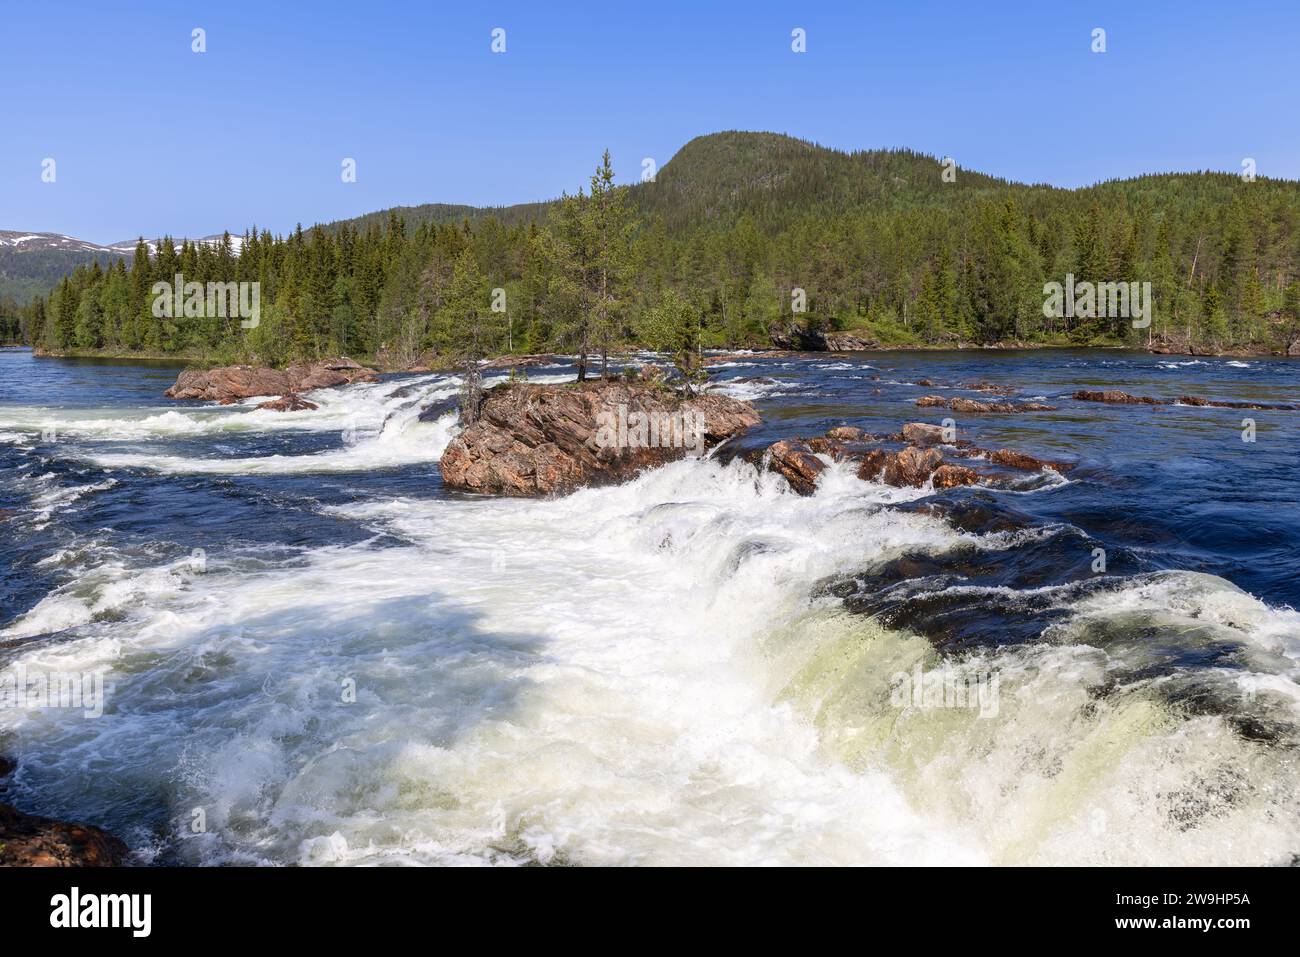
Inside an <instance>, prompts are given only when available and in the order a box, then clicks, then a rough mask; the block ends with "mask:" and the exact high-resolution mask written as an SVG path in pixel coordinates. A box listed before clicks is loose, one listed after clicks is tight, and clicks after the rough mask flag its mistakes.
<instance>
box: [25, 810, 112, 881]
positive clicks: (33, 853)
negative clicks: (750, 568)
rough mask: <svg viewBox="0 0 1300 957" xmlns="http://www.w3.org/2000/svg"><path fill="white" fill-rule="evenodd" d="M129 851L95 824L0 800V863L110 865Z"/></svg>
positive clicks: (42, 865)
mask: <svg viewBox="0 0 1300 957" xmlns="http://www.w3.org/2000/svg"><path fill="white" fill-rule="evenodd" d="M129 853H130V848H128V847H127V846H126V845H125V844H124V843H122V841H120V840H118V839H117V838H115V837H114V836H113V835H111V834H109V833H108V832H107V831H103V830H100V829H99V828H97V827H92V826H90V825H89V824H69V823H67V822H66V821H56V820H54V819H53V818H48V817H37V816H36V815H34V814H24V813H23V812H22V811H19V810H18V809H17V808H15V807H12V806H11V805H8V804H0V867H113V866H116V865H119V864H122V863H123V862H124V861H125V860H126V857H127V855H128V854H129Z"/></svg>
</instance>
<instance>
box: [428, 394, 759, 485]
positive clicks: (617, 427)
mask: <svg viewBox="0 0 1300 957" xmlns="http://www.w3.org/2000/svg"><path fill="white" fill-rule="evenodd" d="M759 421H760V419H759V416H758V413H757V412H755V411H754V408H753V406H751V405H750V404H749V403H748V402H741V401H739V400H737V399H732V398H730V397H729V396H724V395H721V394H718V393H705V394H704V395H700V396H696V397H695V398H692V399H685V398H683V397H682V396H680V395H678V394H677V393H676V392H673V391H672V390H668V389H664V388H662V387H661V386H655V385H647V384H643V383H636V382H620V381H617V380H611V381H599V380H597V381H592V382H584V383H571V384H566V385H532V384H529V383H510V384H503V385H499V386H496V387H495V388H493V389H490V390H488V392H487V393H485V395H484V399H483V404H482V406H481V408H480V410H479V418H478V421H477V422H475V423H474V424H473V425H471V426H469V427H468V428H467V429H465V430H464V431H463V432H461V433H460V435H458V436H456V438H454V439H453V440H452V441H451V443H450V444H449V445H448V446H447V450H446V451H445V452H444V453H443V455H442V477H443V481H444V482H446V483H447V485H449V486H450V487H452V488H456V489H461V490H464V491H469V492H481V493H486V494H490V495H514V496H534V495H552V494H564V493H567V492H572V491H574V490H575V489H578V488H581V487H584V486H588V485H609V484H615V483H618V482H623V481H627V480H628V479H631V478H634V477H635V476H636V475H637V474H638V473H640V472H642V471H644V470H645V469H649V468H656V467H658V466H661V465H664V464H666V463H667V462H671V461H674V460H676V459H680V458H683V457H684V456H686V455H688V454H693V453H697V452H703V451H704V450H705V449H706V448H707V447H709V446H712V445H716V444H718V443H720V442H723V441H725V440H726V439H729V438H731V437H732V436H734V435H738V434H739V433H741V432H743V431H745V430H746V429H748V428H751V427H753V426H755V425H757V424H758V423H759Z"/></svg>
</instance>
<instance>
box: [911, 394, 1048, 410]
mask: <svg viewBox="0 0 1300 957" xmlns="http://www.w3.org/2000/svg"><path fill="white" fill-rule="evenodd" d="M916 404H917V405H918V406H921V407H923V408H925V407H941V408H948V409H952V411H954V412H965V413H967V414H972V415H979V414H983V413H987V412H999V413H1003V414H1009V415H1012V414H1018V413H1021V412H1055V411H1056V406H1054V405H1045V404H1044V403H1042V402H986V401H984V400H982V399H968V398H966V397H964V396H955V397H954V398H951V399H947V398H944V397H943V396H940V395H926V396H922V397H921V398H919V399H917V400H916Z"/></svg>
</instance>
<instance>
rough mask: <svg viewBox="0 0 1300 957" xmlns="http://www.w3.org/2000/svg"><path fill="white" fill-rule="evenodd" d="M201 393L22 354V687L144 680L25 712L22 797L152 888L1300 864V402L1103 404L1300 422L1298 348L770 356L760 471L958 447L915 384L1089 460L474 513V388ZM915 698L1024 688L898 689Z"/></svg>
mask: <svg viewBox="0 0 1300 957" xmlns="http://www.w3.org/2000/svg"><path fill="white" fill-rule="evenodd" d="M177 371H178V369H177V368H176V367H161V366H156V365H155V366H151V365H140V364H112V363H103V362H76V361H65V360H53V359H36V358H34V357H33V356H32V355H31V354H30V353H29V352H26V351H20V350H7V351H0V510H2V511H0V676H2V675H3V674H5V673H6V672H7V673H9V674H10V675H13V674H16V673H17V671H16V669H19V668H23V669H25V670H26V672H28V673H31V672H42V671H45V672H48V671H59V672H77V673H86V672H95V671H97V670H98V669H104V671H103V674H104V677H105V681H106V684H107V686H108V688H109V694H108V698H107V705H106V707H105V709H104V713H103V714H102V716H91V715H88V714H87V713H85V710H84V709H82V710H77V709H69V708H50V709H31V708H15V707H8V708H0V754H8V755H12V756H14V757H16V758H17V759H18V760H19V769H18V771H17V773H16V774H15V775H14V777H12V778H11V779H10V780H9V782H8V784H7V787H6V789H5V790H3V791H0V800H5V801H9V802H11V803H14V804H17V805H18V806H20V807H22V808H24V809H27V810H32V811H37V812H39V813H43V814H48V815H53V816H59V817H65V818H69V819H75V820H82V821H89V822H92V823H96V824H100V825H102V826H104V827H107V828H108V829H109V830H111V831H113V832H114V833H116V834H118V835H119V836H121V837H122V838H124V839H125V840H126V841H127V842H128V843H130V844H131V846H132V847H133V848H135V849H137V851H138V852H139V856H140V859H141V860H142V861H144V862H149V861H153V862H164V863H192V864H201V863H202V864H208V863H330V864H361V863H365V864H373V863H477V862H487V863H505V864H509V863H527V862H543V863H573V864H602V863H617V864H668V863H688V864H694V863H711V864H750V863H871V864H875V863H881V864H884V863H940V862H952V863H972V864H979V863H993V864H1006V863H1081V864H1103V863H1104V864H1122V863H1139V864H1142V863H1149V864H1160V863H1224V864H1227V863H1251V864H1255V863H1261V864H1262V863H1269V864H1286V863H1291V862H1292V861H1293V859H1295V857H1296V855H1297V854H1300V762H1298V760H1297V759H1298V757H1300V750H1298V748H1300V614H1297V613H1296V612H1295V611H1294V610H1293V609H1295V608H1297V607H1300V581H1298V580H1297V572H1298V571H1300V561H1297V556H1298V555H1300V504H1297V499H1298V496H1300V478H1298V477H1297V471H1296V469H1297V464H1298V463H1300V412H1285V411H1255V412H1243V411H1239V410H1230V409H1215V408H1188V407H1183V406H1177V405H1171V406H1160V407H1149V406H1108V405H1094V404H1086V403H1079V402H1074V401H1072V400H1070V399H1069V398H1068V395H1069V393H1071V392H1073V391H1074V390H1076V389H1081V388H1088V389H1103V388H1115V389H1122V390H1124V391H1127V392H1130V393H1135V394H1140V395H1156V396H1164V397H1171V398H1172V397H1175V396H1178V395H1183V394H1193V395H1199V396H1205V397H1208V398H1212V399H1228V400H1237V401H1251V400H1255V401H1261V402H1274V403H1280V402H1282V403H1284V402H1300V362H1296V361H1287V360H1273V359H1249V360H1227V359H1188V358H1184V357H1160V356H1148V355H1145V354H1135V353H1125V352H1109V351H1105V352H1103V351H1082V350H1080V351H1071V350H1059V351H1041V352H1016V353H996V352H983V351H981V352H944V353H932V352H928V353H876V354H864V355H862V356H861V357H854V358H844V357H837V356H830V357H821V358H800V359H753V360H748V359H744V358H742V359H740V360H736V361H731V362H727V363H724V364H722V365H719V366H717V367H715V369H714V386H713V387H714V388H717V389H720V390H722V391H724V392H727V393H728V394H731V395H734V396H737V397H740V398H748V399H752V400H753V401H754V402H755V405H756V406H757V408H758V409H759V411H760V412H761V413H762V414H763V416H764V424H763V426H762V427H761V428H760V429H759V430H758V431H757V432H756V433H755V434H753V435H751V436H748V437H747V438H746V439H745V440H744V442H745V444H748V445H752V446H757V445H759V444H766V443H768V442H770V441H773V440H774V439H776V438H780V437H786V436H793V435H799V434H803V435H813V434H819V433H821V432H824V431H825V430H826V428H828V427H829V426H832V425H838V424H853V425H860V426H863V427H864V428H866V429H868V430H870V431H875V432H893V431H897V430H898V428H899V427H900V426H901V424H902V423H904V422H907V421H927V422H939V421H940V419H941V418H943V417H945V416H948V415H952V414H951V413H948V412H945V411H942V410H936V409H918V408H916V407H915V406H914V404H913V403H914V400H915V399H916V398H917V397H919V396H921V395H925V394H930V393H934V392H940V393H942V394H946V395H971V396H976V397H978V396H979V394H978V393H973V392H967V391H962V390H955V389H941V388H935V387H926V386H920V385H917V384H916V383H917V382H918V381H919V380H921V379H929V380H932V381H934V382H935V383H937V384H939V385H940V386H942V385H947V384H956V383H967V382H970V381H971V380H975V379H985V380H989V381H992V382H995V383H1001V384H1006V385H1011V386H1015V387H1017V388H1019V389H1020V390H1021V396H1022V397H1023V398H1026V399H1028V398H1040V399H1041V400H1043V401H1047V402H1050V403H1052V404H1055V405H1058V406H1059V410H1058V411H1056V412H1042V413H1033V414H1027V415H1017V416H1009V415H978V416H973V415H967V416H963V415H954V416H953V417H954V418H955V419H957V423H958V428H959V429H960V432H961V435H962V436H963V437H964V438H970V439H972V440H974V441H975V442H977V443H978V444H979V445H981V446H986V447H998V446H1007V447H1010V448H1014V449H1019V450H1022V451H1025V452H1029V453H1032V454H1037V455H1039V456H1040V457H1044V458H1049V459H1065V460H1069V461H1072V462H1077V463H1078V464H1077V466H1076V467H1075V468H1074V469H1073V470H1072V471H1071V472H1070V473H1069V475H1068V477H1067V478H1065V479H1062V478H1060V477H1059V476H1056V475H1055V474H1054V473H1051V474H1049V473H1041V474H1027V475H1024V476H1022V477H1021V478H1020V480H1019V481H1018V482H1017V483H1016V485H1015V486H1014V487H1012V488H1007V489H1001V490H993V489H987V488H973V489H972V488H965V489H956V490H951V491H947V492H942V493H939V494H935V493H933V492H932V491H931V490H929V489H894V488H888V487H885V486H881V485H877V484H875V483H870V482H862V481H859V480H858V479H857V478H856V477H854V475H853V473H852V471H851V469H850V468H848V467H847V466H835V467H832V468H831V469H830V470H829V471H828V472H827V473H826V475H825V476H824V477H823V479H822V482H821V486H820V488H819V489H818V492H817V494H816V495H814V496H811V497H806V498H804V497H799V496H797V495H794V494H792V493H791V492H790V491H789V490H788V489H787V488H786V487H785V485H784V482H783V480H781V479H779V478H777V477H775V476H773V475H771V474H763V475H760V474H759V473H757V472H756V471H755V469H754V467H753V466H751V465H749V464H747V463H746V462H744V461H742V460H735V461H731V462H729V463H727V464H722V463H721V462H720V461H718V460H691V461H683V462H679V463H676V464H673V465H671V466H668V467H666V468H664V469H661V470H659V471H655V472H652V473H649V474H646V475H644V476H642V477H641V478H640V479H638V480H637V481H634V482H632V483H629V484H627V485H624V486H620V487H617V488H606V489H590V490H585V491H581V492H579V493H577V494H575V495H572V496H569V497H567V498H563V499H558V500H551V501H516V500H488V499H481V498H474V497H468V496H464V495H460V494H454V493H450V492H448V491H447V490H446V489H444V487H443V485H442V482H441V479H440V476H439V471H438V459H439V456H440V455H441V452H442V450H443V448H444V447H445V446H446V444H447V442H448V441H449V440H450V438H451V437H452V436H453V435H454V432H455V424H454V422H453V420H452V419H451V418H450V417H444V418H442V419H439V420H437V421H433V422H421V421H419V419H418V413H419V412H420V410H421V409H422V408H424V407H426V406H428V405H429V404H430V403H431V402H434V401H437V400H440V399H445V398H448V397H450V396H452V395H454V394H455V390H456V386H457V381H456V380H455V379H454V378H450V377H447V376H441V375H423V376H402V377H391V378H387V379H386V380H385V381H383V382H380V383H378V384H372V385H359V386H353V387H348V388H345V389H341V390H333V391H323V392H319V393H314V394H312V396H311V398H312V400H313V401H316V402H318V403H320V406H321V407H320V409H319V410H318V411H315V412H300V413H276V412H266V411H255V410H254V409H253V405H255V404H256V403H255V401H250V402H246V403H242V404H237V405H232V406H227V407H220V406H216V405H205V404H201V403H189V402H171V401H169V400H167V399H164V398H163V397H162V391H163V390H164V389H165V388H166V387H167V386H168V385H169V384H170V383H171V382H172V381H173V380H174V378H175V375H176V373H177ZM530 376H531V378H532V379H533V381H556V382H558V381H564V380H565V379H567V378H568V377H569V376H570V372H569V370H568V369H567V368H565V367H563V366H556V367H547V368H542V369H537V370H530ZM1247 417H1248V418H1250V419H1253V420H1254V423H1255V429H1256V432H1255V441H1254V442H1245V441H1243V437H1242V433H1243V422H1242V420H1243V418H1247ZM1098 550H1102V551H1101V552H1099V551H1098ZM1099 554H1102V555H1104V558H1105V562H1106V567H1105V571H1104V572H1099V571H1096V570H1095V565H1096V562H1097V556H1098V555H1099ZM918 669H920V671H919V672H918ZM945 669H947V670H946V671H945ZM918 673H919V674H939V673H942V674H946V675H948V676H949V677H951V676H953V675H955V676H957V677H958V678H960V679H961V680H965V681H968V682H979V681H983V682H984V685H983V687H985V688H989V687H993V688H995V690H996V694H994V695H993V696H992V697H991V698H989V699H988V700H987V701H985V705H986V706H984V707H980V708H972V707H960V706H958V707H937V706H920V703H917V706H902V707H900V706H899V702H898V701H897V694H898V692H897V687H898V683H897V676H898V675H899V674H906V675H916V674H918ZM989 682H994V684H992V685H990V684H989ZM353 689H355V692H353ZM196 811H201V812H202V813H201V815H198V814H196ZM200 817H201V819H202V821H203V825H204V826H203V829H202V832H201V833H195V832H194V830H193V828H192V826H191V825H192V824H193V822H194V821H195V820H196V819H198V818H200Z"/></svg>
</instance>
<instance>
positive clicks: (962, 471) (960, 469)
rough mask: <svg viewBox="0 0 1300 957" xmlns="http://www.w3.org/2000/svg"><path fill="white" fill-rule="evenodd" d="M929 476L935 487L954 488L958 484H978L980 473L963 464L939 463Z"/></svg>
mask: <svg viewBox="0 0 1300 957" xmlns="http://www.w3.org/2000/svg"><path fill="white" fill-rule="evenodd" d="M930 478H931V483H932V484H933V485H934V487H935V488H956V487H957V486H959V485H978V484H979V481H980V474H979V473H978V472H976V471H975V470H974V469H970V468H967V467H966V466H964V465H940V466H939V467H938V468H937V469H935V470H934V474H933V475H932V476H931V477H930Z"/></svg>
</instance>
